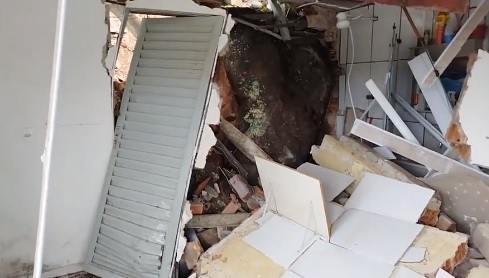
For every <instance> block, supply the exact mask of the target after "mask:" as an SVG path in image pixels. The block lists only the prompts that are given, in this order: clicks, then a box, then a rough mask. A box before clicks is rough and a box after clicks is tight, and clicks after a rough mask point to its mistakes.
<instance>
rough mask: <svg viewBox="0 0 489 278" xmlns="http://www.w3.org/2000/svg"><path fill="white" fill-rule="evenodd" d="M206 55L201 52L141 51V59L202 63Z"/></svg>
mask: <svg viewBox="0 0 489 278" xmlns="http://www.w3.org/2000/svg"><path fill="white" fill-rule="evenodd" d="M206 54H207V53H206V52H202V51H175V50H142V51H141V58H143V59H164V60H183V59H186V60H192V61H204V60H205V56H206Z"/></svg>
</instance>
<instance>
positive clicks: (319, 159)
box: [311, 135, 441, 226]
mask: <svg viewBox="0 0 489 278" xmlns="http://www.w3.org/2000/svg"><path fill="white" fill-rule="evenodd" d="M311 154H312V157H313V159H314V161H316V163H318V164H319V165H321V166H323V167H326V168H329V169H332V170H335V171H337V172H342V173H345V174H347V175H350V176H352V177H354V178H355V179H356V181H355V183H353V184H352V185H351V186H350V187H349V188H347V192H349V193H353V192H354V191H355V188H356V187H357V186H358V183H359V182H360V181H361V180H362V178H363V176H364V175H365V174H366V173H374V174H378V175H381V176H385V177H389V178H393V179H396V180H399V181H403V182H407V183H414V184H417V185H420V186H423V187H428V186H427V185H426V184H424V183H423V182H421V181H420V180H419V179H417V178H416V177H414V176H413V175H412V174H410V173H408V172H407V171H406V170H404V169H402V168H401V167H399V166H397V165H396V164H394V163H393V162H391V161H389V160H386V159H384V158H382V157H381V156H380V155H379V154H378V153H377V152H375V151H374V150H373V149H371V148H369V147H366V146H364V145H362V144H360V143H358V142H356V141H355V140H353V139H351V138H349V137H345V136H344V137H341V138H340V141H338V140H336V139H335V138H333V137H332V136H329V135H326V136H325V137H324V139H323V141H322V143H321V146H313V147H312V150H311ZM440 206H441V198H440V197H439V195H438V194H436V193H435V195H434V196H433V198H432V199H431V200H430V202H429V203H428V206H427V207H426V210H425V212H424V213H423V214H422V216H421V218H420V222H421V223H423V224H425V225H429V226H435V225H436V223H437V222H438V215H439V214H440Z"/></svg>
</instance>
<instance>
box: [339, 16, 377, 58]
mask: <svg viewBox="0 0 489 278" xmlns="http://www.w3.org/2000/svg"><path fill="white" fill-rule="evenodd" d="M372 14H373V8H372V7H364V8H360V9H355V10H353V11H351V13H350V15H351V16H352V17H356V16H359V15H362V16H364V17H372ZM350 26H351V30H352V31H353V32H352V34H353V41H354V44H355V59H354V61H355V63H358V62H369V61H371V58H370V57H371V52H372V44H371V41H372V26H373V22H372V20H367V19H365V20H363V19H360V20H353V21H351V25H350ZM351 46H352V44H351V38H350V35H349V33H348V29H344V30H341V41H340V63H341V64H342V65H344V64H346V63H351V60H352V47H351Z"/></svg>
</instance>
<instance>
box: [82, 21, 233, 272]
mask: <svg viewBox="0 0 489 278" xmlns="http://www.w3.org/2000/svg"><path fill="white" fill-rule="evenodd" d="M223 22H224V19H223V17H220V16H209V17H178V18H158V19H155V18H151V19H145V20H144V21H143V24H142V30H141V33H140V35H139V37H138V41H137V44H136V48H135V50H134V58H133V60H132V64H131V70H130V72H129V75H128V81H127V87H126V90H125V93H124V98H123V100H122V104H121V114H120V117H119V119H118V121H117V126H116V130H115V134H116V144H115V148H114V153H113V156H112V159H111V162H110V164H109V167H108V172H107V179H106V182H105V188H104V190H105V192H104V195H103V198H102V200H101V203H100V208H99V214H98V217H97V220H96V223H95V229H94V234H93V240H92V245H91V246H90V249H89V254H88V258H87V271H88V272H91V273H93V274H95V275H98V276H101V277H161V278H163V277H164V278H166V277H169V276H170V274H171V269H172V265H173V263H174V256H175V255H174V254H175V245H176V239H177V236H178V231H179V223H180V217H181V212H182V206H183V204H184V201H185V197H186V190H187V185H188V181H189V177H190V173H191V170H192V167H193V162H194V158H195V152H196V145H197V143H198V138H199V135H200V132H201V128H202V122H203V115H204V111H205V109H206V106H207V98H208V91H209V83H210V79H211V76H212V72H213V70H214V63H215V58H216V55H217V54H216V52H217V46H218V41H219V36H220V34H221V32H222V28H223Z"/></svg>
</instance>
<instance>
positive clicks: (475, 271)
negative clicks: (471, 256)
mask: <svg viewBox="0 0 489 278" xmlns="http://www.w3.org/2000/svg"><path fill="white" fill-rule="evenodd" d="M487 277H489V268H487V267H485V266H479V267H476V268H472V269H471V270H470V272H469V276H467V278H487Z"/></svg>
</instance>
